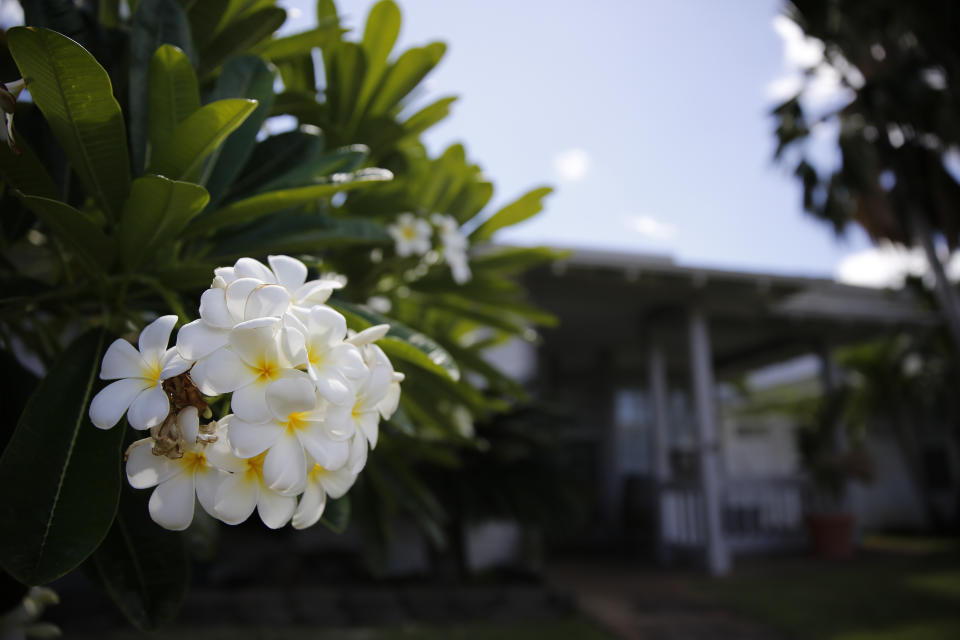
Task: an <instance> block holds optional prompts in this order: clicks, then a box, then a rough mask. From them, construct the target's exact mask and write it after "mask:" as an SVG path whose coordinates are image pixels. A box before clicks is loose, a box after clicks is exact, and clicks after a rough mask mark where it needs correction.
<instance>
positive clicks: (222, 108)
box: [148, 99, 257, 180]
mask: <svg viewBox="0 0 960 640" xmlns="http://www.w3.org/2000/svg"><path fill="white" fill-rule="evenodd" d="M256 108H257V103H256V101H255V100H240V99H230V100H218V101H217V102H211V103H210V104H208V105H204V106H203V107H200V108H199V109H198V110H197V111H195V112H193V114H192V115H190V116H189V117H188V118H187V119H186V120H184V121H183V122H181V123H180V124H179V125H177V128H176V129H175V130H174V132H173V135H172V136H169V137H168V138H167V139H166V140H165V141H164V142H163V144H161V145H158V147H157V148H156V149H155V150H154V152H153V156H152V157H151V159H150V167H149V169H148V171H149V172H150V173H156V174H160V175H164V176H167V177H168V178H172V179H174V180H191V179H194V180H195V179H196V178H198V177H199V176H200V173H201V171H202V169H203V161H204V160H205V159H206V158H207V156H209V155H210V154H211V153H213V151H214V150H215V149H216V148H217V147H218V146H220V145H221V144H222V143H223V141H224V140H225V139H226V137H227V136H228V135H230V133H231V132H232V131H234V130H235V129H236V128H237V127H239V126H240V125H241V124H242V123H243V121H244V120H246V119H247V116H249V115H250V114H251V113H253V110H254V109H256Z"/></svg>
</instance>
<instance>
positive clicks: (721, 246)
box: [287, 0, 869, 275]
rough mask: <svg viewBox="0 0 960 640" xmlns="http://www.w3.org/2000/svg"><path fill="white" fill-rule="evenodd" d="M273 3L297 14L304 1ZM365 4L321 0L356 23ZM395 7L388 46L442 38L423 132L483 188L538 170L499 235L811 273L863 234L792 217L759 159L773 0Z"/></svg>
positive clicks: (768, 135)
mask: <svg viewBox="0 0 960 640" xmlns="http://www.w3.org/2000/svg"><path fill="white" fill-rule="evenodd" d="M287 4H288V6H292V5H296V6H302V7H303V13H302V16H301V19H307V18H310V17H312V11H313V6H314V3H313V2H290V3H287ZM373 4H374V2H372V1H369V0H359V1H351V0H341V1H340V2H339V3H338V6H339V8H340V12H341V14H342V15H343V16H344V22H346V24H347V26H350V27H352V28H353V29H355V30H356V31H357V32H358V34H357V35H356V37H359V32H362V27H363V23H364V21H365V20H366V15H367V12H368V10H369V7H370V6H372V5H373ZM400 7H401V9H402V11H403V16H404V24H403V28H402V31H401V34H400V46H401V47H409V46H413V45H420V44H424V43H426V42H430V41H432V40H443V41H445V42H446V43H447V45H448V51H447V55H446V57H445V58H444V60H443V62H442V63H441V65H440V66H439V67H438V68H437V70H436V71H435V72H434V73H433V74H432V75H431V76H429V78H428V81H427V92H426V94H425V95H423V96H421V97H420V103H426V102H427V101H429V100H430V99H434V98H437V97H440V96H445V95H459V96H460V99H459V100H458V101H457V103H456V104H455V105H454V110H453V113H452V115H451V116H450V117H449V118H448V119H447V120H446V121H444V122H443V123H441V124H440V125H438V126H436V127H435V128H434V129H433V130H431V131H430V132H429V134H428V136H427V143H428V146H429V147H430V149H431V150H432V151H434V152H439V151H442V149H444V148H445V147H446V146H447V145H449V144H451V143H454V142H464V143H465V144H466V146H467V150H468V153H469V155H470V157H471V158H472V159H473V160H474V161H476V162H478V163H479V164H480V165H481V166H482V167H483V168H484V170H485V172H486V173H487V174H488V175H489V176H490V177H491V178H492V179H493V181H494V183H495V185H496V193H495V196H494V198H495V203H504V202H507V201H509V200H510V199H511V198H513V197H516V196H517V195H519V194H521V193H523V192H524V191H525V190H526V189H528V188H532V187H534V186H538V185H540V184H552V185H554V186H555V187H556V193H555V194H554V195H552V196H551V197H550V198H548V200H547V206H546V209H545V211H544V213H542V214H541V215H540V216H538V218H536V219H535V220H533V221H531V222H528V223H526V224H524V225H521V226H518V227H516V228H514V229H511V230H510V231H508V232H506V233H503V234H502V235H501V236H500V237H499V239H500V240H501V241H505V242H511V243H518V244H552V245H559V246H572V247H591V248H609V249H615V250H624V251H636V252H653V253H666V254H670V255H672V256H674V257H675V258H676V259H677V260H678V261H681V262H683V263H689V264H699V265H710V266H720V267H726V268H742V269H748V270H764V271H775V272H788V273H797V274H817V275H832V274H833V273H834V272H835V270H836V268H837V266H838V264H839V263H840V261H841V260H842V259H843V258H844V257H845V256H848V255H850V254H852V253H854V252H858V251H861V250H863V249H865V248H866V247H868V246H869V243H868V242H867V240H866V239H865V238H864V237H863V235H862V234H861V233H859V232H857V233H853V234H850V237H849V238H848V239H847V240H845V241H838V240H837V239H836V238H835V237H834V235H833V233H832V231H831V230H830V229H829V228H827V227H826V226H825V225H822V224H820V223H818V222H816V221H815V220H812V219H811V218H809V217H807V216H806V215H805V214H804V213H803V212H802V210H801V208H800V192H799V184H798V183H797V182H796V181H795V180H794V179H793V178H792V177H791V176H790V175H789V174H788V172H787V170H786V169H785V168H783V167H778V166H775V165H774V164H773V163H772V161H771V156H772V150H773V136H772V128H773V123H772V121H771V119H770V118H769V117H768V115H767V114H768V112H769V109H770V107H771V105H773V104H774V102H773V99H772V98H771V97H770V86H771V84H772V83H774V81H776V80H778V79H779V78H782V77H783V76H784V75H785V72H786V71H787V68H786V67H785V61H784V41H783V39H782V38H781V37H780V36H779V35H778V34H777V33H776V32H775V31H774V29H773V26H772V25H773V19H774V17H775V16H777V15H778V13H779V12H780V7H781V3H780V2H776V1H767V0H751V1H749V2H738V3H729V4H728V3H717V2H711V1H709V0H685V1H681V2H646V1H636V2H624V1H619V2H618V1H615V0H598V1H595V2H592V3H576V4H574V3H569V2H548V1H546V0H538V1H526V2H516V1H513V2H510V1H505V0H484V1H482V2H481V1H479V0H460V1H457V2H449V1H443V0H406V1H404V0H400ZM558 165H559V166H558Z"/></svg>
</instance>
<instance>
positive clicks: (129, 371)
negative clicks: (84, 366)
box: [100, 338, 147, 380]
mask: <svg viewBox="0 0 960 640" xmlns="http://www.w3.org/2000/svg"><path fill="white" fill-rule="evenodd" d="M146 368H147V364H146V363H145V362H144V361H143V358H142V357H141V356H140V352H139V351H137V349H136V347H134V346H133V345H132V344H130V343H129V342H127V341H126V340H121V339H119V338H118V339H117V340H114V341H113V342H112V343H110V346H109V347H107V352H106V353H104V354H103V363H102V364H101V365H100V379H101V380H117V379H118V378H139V377H141V376H143V374H144V372H145V370H146Z"/></svg>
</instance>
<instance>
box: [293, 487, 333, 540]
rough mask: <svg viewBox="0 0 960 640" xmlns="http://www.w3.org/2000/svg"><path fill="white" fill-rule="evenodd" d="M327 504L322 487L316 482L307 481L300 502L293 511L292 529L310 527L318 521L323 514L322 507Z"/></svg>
mask: <svg viewBox="0 0 960 640" xmlns="http://www.w3.org/2000/svg"><path fill="white" fill-rule="evenodd" d="M326 506H327V494H326V493H324V491H323V487H321V486H320V484H319V483H317V482H309V483H307V487H306V489H304V491H303V495H302V496H300V503H299V504H297V510H296V511H295V512H294V513H293V521H292V522H291V524H293V528H294V529H306V528H308V527H312V526H313V525H315V524H317V522H319V521H320V517H321V516H322V515H323V509H324V507H326Z"/></svg>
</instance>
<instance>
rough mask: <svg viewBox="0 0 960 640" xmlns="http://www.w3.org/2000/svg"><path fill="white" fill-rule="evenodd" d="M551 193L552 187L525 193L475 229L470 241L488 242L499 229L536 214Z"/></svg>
mask: <svg viewBox="0 0 960 640" xmlns="http://www.w3.org/2000/svg"><path fill="white" fill-rule="evenodd" d="M551 193H553V188H551V187H540V188H539V189H534V190H533V191H530V192H528V193H525V194H524V195H522V196H520V197H519V198H517V199H516V200H514V201H513V202H511V203H510V204H508V205H507V206H505V207H504V208H502V209H500V210H499V211H497V212H496V213H495V214H493V215H492V216H490V218H489V219H487V220H486V221H485V222H484V223H483V224H481V225H480V226H479V227H477V228H476V229H474V230H473V233H471V234H470V241H471V242H473V243H477V242H487V241H489V240H490V238H491V237H492V236H493V234H494V232H496V231H497V230H499V229H502V228H504V227H509V226H510V225H514V224H517V223H519V222H523V221H524V220H526V219H528V218H530V217H532V216H534V215H536V214H537V213H539V212H540V210H541V209H543V202H542V200H543V199H544V198H545V197H546V196H548V195H550V194H551Z"/></svg>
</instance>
